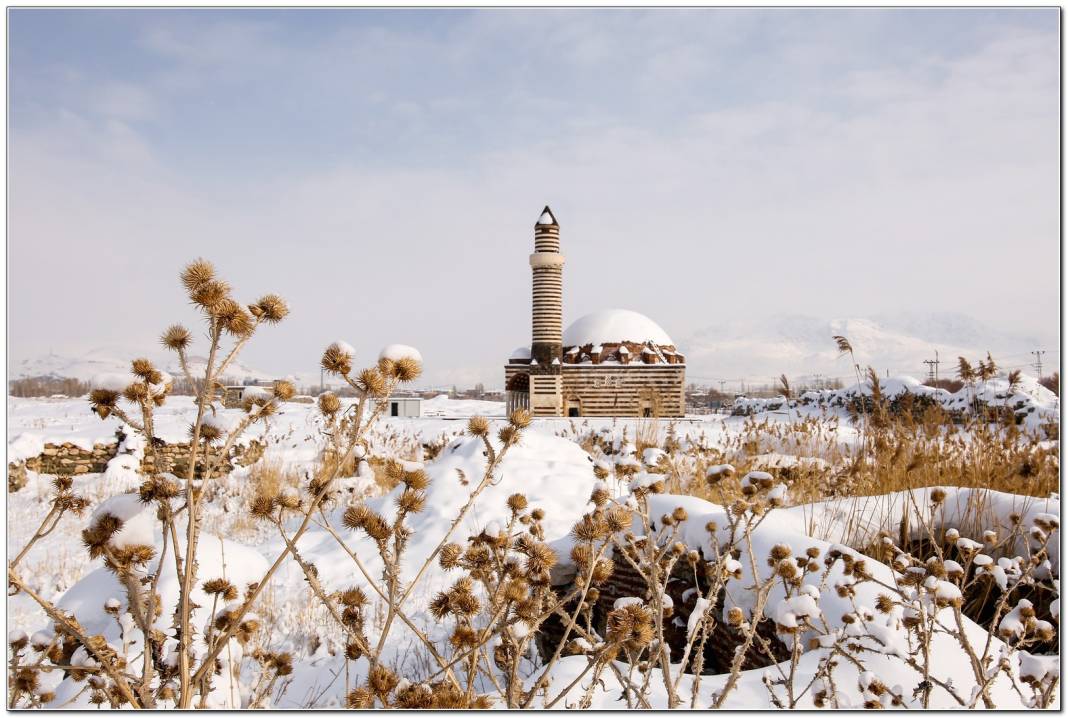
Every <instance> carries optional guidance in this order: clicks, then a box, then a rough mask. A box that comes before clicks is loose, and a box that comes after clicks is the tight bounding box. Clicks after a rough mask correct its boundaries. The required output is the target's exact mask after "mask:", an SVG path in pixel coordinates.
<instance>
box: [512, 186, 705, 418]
mask: <svg viewBox="0 0 1068 718" xmlns="http://www.w3.org/2000/svg"><path fill="white" fill-rule="evenodd" d="M530 268H531V272H532V274H533V299H534V301H533V311H532V326H533V331H532V337H531V344H530V346H529V347H519V348H518V349H516V350H515V351H513V352H512V354H511V356H510V357H509V358H508V363H507V364H506V365H505V367H504V382H505V389H506V393H507V402H508V411H509V412H511V411H512V410H514V409H518V408H523V409H529V410H530V412H531V413H532V414H533V415H534V416H652V417H672V416H682V415H683V413H684V411H685V401H684V397H683V388H684V386H685V384H686V358H685V357H684V356H683V355H682V354H681V353H679V351H678V348H677V347H676V346H675V342H673V341H672V340H671V337H669V336H668V335H667V332H665V331H664V330H663V329H661V328H660V326H659V325H657V323H656V322H654V321H653V320H652V319H649V317H646V316H644V315H642V314H639V313H637V312H632V311H629V310H626V309H607V310H603V311H599V312H594V313H592V314H587V315H586V316H584V317H581V318H580V319H577V320H575V322H573V323H572V324H571V325H570V326H569V327H568V328H567V329H566V330H565V329H563V287H564V285H563V272H564V256H563V255H562V254H560V224H559V223H558V222H557V221H556V217H555V215H553V213H552V210H551V209H549V208H548V207H546V208H545V209H544V210H543V211H542V213H541V216H540V217H539V218H538V221H537V224H535V225H534V253H533V254H531V255H530Z"/></svg>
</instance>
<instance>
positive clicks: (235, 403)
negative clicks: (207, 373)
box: [222, 384, 271, 409]
mask: <svg viewBox="0 0 1068 718" xmlns="http://www.w3.org/2000/svg"><path fill="white" fill-rule="evenodd" d="M270 388H271V387H270V385H266V386H261V385H257V384H241V385H232V386H228V387H225V388H224V389H223V400H222V402H223V408H224V409H238V408H240V407H241V405H242V404H244V402H245V398H246V397H249V396H252V395H254V394H264V393H269V392H270Z"/></svg>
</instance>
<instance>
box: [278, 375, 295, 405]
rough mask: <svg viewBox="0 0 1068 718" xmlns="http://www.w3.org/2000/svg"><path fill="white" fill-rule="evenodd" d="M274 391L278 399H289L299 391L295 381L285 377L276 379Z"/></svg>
mask: <svg viewBox="0 0 1068 718" xmlns="http://www.w3.org/2000/svg"><path fill="white" fill-rule="evenodd" d="M273 391H274V398H275V399H278V401H289V400H290V399H292V398H293V397H294V396H295V395H296V393H297V390H296V387H294V386H293V383H292V382H290V381H287V380H285V379H279V380H278V381H276V382H275V383H274V387H273Z"/></svg>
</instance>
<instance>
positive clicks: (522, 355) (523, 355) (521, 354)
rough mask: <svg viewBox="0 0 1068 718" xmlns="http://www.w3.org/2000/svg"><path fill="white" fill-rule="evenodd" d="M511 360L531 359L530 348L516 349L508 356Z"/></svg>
mask: <svg viewBox="0 0 1068 718" xmlns="http://www.w3.org/2000/svg"><path fill="white" fill-rule="evenodd" d="M508 358H509V359H530V347H516V348H515V349H513V350H512V353H511V354H509V355H508Z"/></svg>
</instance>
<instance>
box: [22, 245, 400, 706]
mask: <svg viewBox="0 0 1068 718" xmlns="http://www.w3.org/2000/svg"><path fill="white" fill-rule="evenodd" d="M181 280H182V283H183V285H184V286H185V289H186V291H187V293H188V296H189V298H190V300H191V301H192V303H193V304H194V306H196V307H197V308H198V309H199V310H200V312H201V314H202V318H203V321H204V324H205V327H206V330H207V336H208V340H209V348H208V359H207V362H206V364H205V369H204V375H203V376H202V377H196V378H194V377H193V376H192V373H191V371H190V362H189V359H188V355H187V351H188V348H189V346H190V343H191V340H192V335H191V333H190V331H189V330H188V329H186V328H185V327H183V326H181V325H173V326H171V327H170V328H168V329H167V330H166V332H164V334H163V337H162V342H163V344H164V345H165V346H166V347H167V348H169V349H171V350H172V351H174V352H175V353H176V354H177V356H178V361H179V365H180V366H181V368H182V371H183V373H184V374H185V379H186V380H187V381H188V382H189V384H190V385H192V386H195V387H196V389H197V397H196V417H195V420H194V421H193V422H192V424H191V425H190V426H189V447H190V449H189V453H190V456H189V460H188V462H187V464H186V467H185V471H184V472H183V473H184V476H181V477H179V476H175V475H173V474H169V473H163V472H158V471H157V472H155V473H152V474H151V475H149V476H148V477H146V478H145V479H144V481H143V482H142V483H141V485H140V487H139V488H138V489H137V492H136V493H133V494H120V495H117V496H113V497H111V498H109V499H107V500H105V501H104V502H102V503H101V504H100V505H99V506H98V507H97V508H96V510H95V511H94V512H93V514H92V516H91V518H90V520H89V523H88V526H87V527H86V529H85V530H84V531H83V532H82V539H83V542H84V544H85V546H86V548H87V550H88V552H89V555H90V557H91V558H95V557H100V558H102V559H103V561H104V565H105V567H106V569H107V570H108V571H109V572H111V573H112V574H113V575H114V576H115V577H116V578H117V579H118V580H119V583H120V585H121V586H122V588H123V591H124V593H125V597H124V601H122V602H118V601H115V600H112V599H108V600H107V601H105V602H104V604H103V609H104V611H105V612H106V613H108V614H114V615H115V617H116V618H115V620H116V622H117V624H118V627H119V635H121V645H118V644H115V643H114V642H109V641H108V640H107V639H105V638H104V636H103V634H102V633H98V632H97V633H94V632H91V631H90V630H89V629H88V628H86V627H85V626H83V625H82V624H81V623H80V622H79V620H78V618H76V617H75V616H73V615H71V614H68V613H66V612H64V611H63V610H61V609H59V608H57V606H56V605H54V604H52V603H51V602H49V601H47V600H45V599H43V598H42V597H41V596H40V595H38V594H37V593H35V592H34V591H33V590H32V589H31V588H29V586H28V585H27V584H26V582H25V581H24V580H23V579H22V578H21V577H20V575H19V573H18V565H19V562H20V561H21V560H22V559H23V557H24V556H25V555H26V554H27V552H29V551H30V549H31V548H32V547H33V545H34V544H35V543H36V542H37V541H39V540H40V539H41V538H43V537H44V536H46V535H47V534H48V533H50V532H51V531H52V530H54V529H55V527H56V525H57V524H58V522H59V521H60V520H61V519H62V518H63V516H64V515H65V514H67V513H73V514H80V513H81V512H82V511H84V509H85V508H86V502H85V500H84V499H82V498H80V497H78V496H75V495H73V494H72V493H71V480H70V479H57V481H56V483H55V495H54V497H53V500H52V505H51V509H50V511H49V513H48V515H47V516H46V517H45V519H44V521H43V522H42V524H41V527H40V528H39V529H38V531H37V532H36V533H35V535H34V536H33V538H32V539H31V540H30V542H29V543H28V544H27V545H26V546H25V547H24V548H23V549H22V550H21V551H20V552H19V554H18V555H17V556H16V557H15V559H14V560H12V561H11V562H10V563H9V564H8V582H9V586H10V590H11V591H13V592H24V593H26V594H28V595H29V596H30V597H31V598H32V599H33V600H34V601H35V602H37V603H38V604H39V605H40V606H41V608H42V609H43V610H44V612H45V613H46V614H47V615H48V616H49V618H50V619H51V620H52V621H53V629H52V630H53V634H52V637H50V638H49V640H48V645H47V646H44V645H43V640H42V641H41V643H42V646H41V651H39V653H40V657H39V658H38V659H36V660H35V661H34V662H32V663H25V662H23V661H22V658H24V653H25V650H26V646H27V644H26V642H23V641H21V640H20V641H16V642H14V643H12V645H11V651H12V659H11V660H12V663H11V667H10V675H11V676H12V677H13V680H14V681H15V684H13V685H14V686H15V690H13V691H12V697H11V706H12V707H15V706H18V705H29V706H41V705H44V704H46V703H48V702H50V701H51V700H52V699H53V698H54V697H55V696H54V694H52V695H49V693H50V692H49V691H44V692H42V691H40V690H39V680H38V679H39V674H40V673H41V672H51V671H53V670H55V667H57V666H62V665H64V664H70V665H76V666H77V668H76V669H71V670H69V671H68V673H67V679H66V680H68V681H74V682H76V683H77V682H83V681H84V682H85V684H84V687H83V688H82V689H81V691H78V692H76V694H75V695H74V696H73V697H72V698H70V699H69V700H67V702H68V703H69V702H71V701H72V700H76V699H77V698H78V696H80V695H81V694H83V693H85V692H86V691H88V700H89V703H91V704H97V705H102V704H108V705H111V706H113V707H118V706H130V707H137V708H154V707H164V706H175V707H180V708H189V707H193V706H196V707H212V706H221V705H229V706H238V705H252V706H256V705H262V704H263V703H264V701H265V700H266V699H267V698H268V696H269V695H270V693H271V691H272V690H273V688H274V686H275V684H276V682H277V681H278V679H279V678H281V677H283V676H285V675H287V674H288V673H289V672H291V670H292V665H291V657H290V656H289V655H288V654H285V653H279V652H272V651H267V650H263V649H261V648H258V647H256V646H255V637H256V634H257V633H258V632H259V631H260V629H261V628H262V622H261V621H260V619H259V618H258V617H257V616H256V614H255V613H254V612H253V611H252V607H253V605H254V604H255V603H256V601H257V599H258V598H259V596H260V594H261V593H262V591H263V590H264V588H265V587H266V586H267V585H268V584H269V582H270V579H271V577H272V576H273V575H274V573H275V572H276V571H277V569H278V568H279V566H281V565H282V563H283V562H285V561H286V560H287V559H288V558H289V557H291V556H292V555H294V554H295V549H294V545H295V543H296V541H297V540H298V539H299V538H300V536H301V534H303V533H304V532H305V531H306V530H307V528H308V526H309V525H310V523H311V520H312V518H313V516H314V514H315V512H316V511H317V510H318V509H319V508H320V504H321V503H322V501H323V500H324V498H325V497H326V496H327V495H328V494H329V493H330V488H331V484H332V483H333V482H334V480H335V479H336V478H337V474H338V471H337V469H339V468H340V464H338V465H336V466H335V468H334V471H333V472H332V473H323V474H321V475H318V476H316V477H314V479H313V480H312V481H311V482H310V483H309V486H308V487H307V491H306V496H304V497H300V496H297V495H295V494H293V493H291V492H281V493H279V494H277V495H265V494H262V493H261V494H258V495H256V496H255V497H253V499H252V502H251V506H250V511H252V513H253V514H254V515H261V516H264V517H267V518H277V516H278V515H279V514H281V513H282V512H290V513H292V514H296V515H298V516H301V517H302V519H303V521H302V523H301V524H300V526H299V527H298V529H297V530H296V532H295V533H294V534H292V535H291V536H284V538H286V539H287V545H286V548H285V549H284V550H283V551H282V552H281V553H280V554H279V555H278V556H277V557H276V559H275V560H274V562H273V563H272V564H271V565H270V566H269V568H267V569H266V570H265V572H264V573H262V575H259V576H257V579H258V580H252V581H249V582H248V585H247V586H245V587H244V589H243V593H242V591H241V590H239V587H238V586H236V585H234V584H233V583H231V582H230V581H229V580H228V579H227V578H226V577H225V575H208V576H205V575H202V574H201V569H202V567H203V568H208V569H209V570H215V568H216V563H217V562H216V560H214V559H212V560H209V558H210V556H211V555H214V554H212V553H211V551H208V553H205V551H206V550H207V549H205V548H204V547H203V546H202V538H201V527H202V524H203V508H204V506H205V501H207V500H210V496H211V495H212V494H213V493H214V490H215V485H216V483H217V480H218V479H219V478H220V473H221V469H222V466H223V464H224V462H226V461H227V460H228V457H229V456H230V453H231V449H232V448H233V446H234V443H235V441H237V439H238V438H239V437H240V436H241V435H242V434H243V433H244V432H246V431H247V430H248V429H249V427H251V426H252V425H254V424H256V423H261V422H262V423H267V422H269V421H270V420H271V417H272V416H274V415H275V413H276V412H277V411H278V409H279V407H280V406H281V404H282V403H283V402H285V401H287V400H289V399H290V398H292V397H293V395H294V393H295V391H294V388H293V386H292V384H291V383H289V382H288V381H284V380H283V381H277V382H275V383H274V385H273V387H271V388H270V389H266V390H261V391H249V392H246V395H245V398H244V406H243V408H244V412H245V413H244V418H242V419H241V420H239V421H238V422H236V424H235V425H230V424H228V423H227V422H224V421H222V420H221V418H220V417H219V416H218V414H217V411H218V403H219V392H220V390H221V388H222V387H221V385H220V383H219V380H218V378H219V377H221V376H223V375H224V374H225V372H226V370H227V368H228V367H229V366H230V364H231V363H232V362H233V361H234V360H235V358H236V357H237V355H238V353H239V352H240V351H241V349H242V348H243V347H244V346H245V345H246V344H247V343H248V341H249V340H250V339H251V338H252V336H253V335H254V334H255V332H256V331H257V330H258V329H259V328H260V327H261V326H263V325H265V324H275V323H277V322H279V321H281V320H282V319H284V318H285V316H286V315H287V314H288V308H287V306H286V303H285V302H284V300H282V299H281V298H280V297H278V296H277V295H274V294H268V295H265V296H264V297H262V298H260V299H259V300H257V301H256V302H255V303H253V304H249V305H247V306H242V305H241V304H239V303H238V302H237V301H236V300H235V299H233V297H232V295H231V290H230V287H229V285H228V284H226V283H225V282H224V281H222V280H221V279H219V278H217V277H216V274H215V270H214V268H213V267H212V265H211V264H210V263H208V262H206V261H204V260H196V261H194V262H192V263H191V264H189V265H188V266H187V267H186V268H185V269H184V270H183V272H182V274H181ZM227 343H228V345H227ZM413 351H414V350H413ZM351 356H352V351H351V348H349V347H347V346H346V345H340V344H333V345H331V346H330V347H328V348H327V350H326V352H325V353H324V356H323V366H324V369H326V370H328V371H331V372H333V373H336V374H338V375H340V376H342V377H343V378H344V379H345V380H346V381H347V382H349V383H350V385H352V386H354V387H355V388H357V390H358V392H359V397H360V398H359V401H358V402H357V404H355V405H354V407H355V409H354V411H352V412H350V415H349V416H348V417H346V421H347V424H346V426H345V430H344V434H343V435H338V436H335V437H333V441H334V442H335V443H336V444H337V445H339V446H343V447H344V449H345V452H346V453H345V458H351V457H352V456H353V455H356V454H357V453H358V452H357V449H358V448H361V447H362V446H363V445H364V444H365V439H364V434H365V433H366V431H367V428H368V426H370V425H371V424H373V423H374V421H375V419H376V418H377V417H378V415H379V414H380V413H381V405H379V406H378V407H377V408H375V409H374V410H370V411H365V409H369V408H370V407H369V406H368V401H369V400H370V399H372V398H381V397H387V396H389V395H390V393H391V392H392V390H393V388H394V387H395V386H396V385H397V384H398V383H400V382H407V381H411V380H412V379H414V378H416V377H417V376H418V375H419V373H420V371H421V365H420V363H419V361H418V359H416V358H413V355H412V351H405V352H400V355H398V356H396V357H395V358H394V357H391V356H384V357H383V358H382V359H381V360H380V361H379V363H378V365H377V366H376V367H371V368H369V369H365V370H363V371H362V372H360V374H359V375H358V377H357V378H353V377H351V376H350V372H351V369H352V367H351ZM171 384H172V380H171V378H170V377H169V376H167V375H166V374H164V373H163V372H160V371H158V370H157V369H156V368H155V367H154V366H153V365H152V363H151V362H150V361H148V360H147V359H135V360H134V361H133V362H132V363H131V373H130V375H129V376H105V377H100V378H99V379H98V381H96V382H94V385H93V389H92V390H91V392H90V394H89V401H90V406H91V408H92V410H93V411H94V412H96V414H97V415H98V416H100V417H101V418H102V419H104V418H107V417H110V416H114V417H117V418H119V419H120V420H121V421H122V422H123V424H125V425H126V427H127V429H128V431H130V432H132V433H133V434H135V435H139V436H140V437H141V438H142V441H140V442H134V441H131V440H130V439H129V438H127V440H126V441H125V442H124V443H125V445H126V446H127V448H128V449H129V450H130V451H131V452H132V453H141V452H144V453H145V454H147V458H155V457H154V453H155V450H156V449H155V447H156V436H155V430H154V421H155V414H154V410H155V409H156V408H157V407H159V406H162V405H163V404H164V403H165V401H166V399H167V395H168V393H169V391H170V387H171ZM320 406H321V407H322V408H323V410H324V414H325V415H328V416H329V415H332V414H333V415H336V414H338V413H339V412H340V406H338V405H335V404H331V402H330V397H329V396H324V397H323V398H321V399H320ZM128 436H130V435H129V434H128ZM114 461H115V460H113V462H114ZM153 465H154V466H159V462H154V463H153ZM123 467H124V468H129V467H126V465H125V464H123ZM110 470H111V466H110V464H109V471H110ZM209 543H212V545H217V546H218V547H219V548H221V549H222V550H223V551H225V550H226V549H225V544H226V542H222V541H213V542H209ZM231 550H233V549H231ZM225 565H226V564H225V562H224V563H223V564H222V567H223V571H224V573H225ZM252 565H256V562H252ZM248 567H249V566H248V565H246V566H244V567H243V568H245V569H247V568H248ZM239 568H242V567H234V568H232V569H231V572H232V573H233V574H235V575H237V574H240V573H241V571H240V570H238V569H239ZM164 584H166V586H167V590H164ZM172 584H173V586H172ZM171 588H174V590H173V591H171V590H170V589H171ZM162 594H167V597H166V598H164V596H163V595H162ZM194 595H195V596H196V597H197V599H196V600H194ZM205 597H210V607H206V606H204V605H203V604H204V603H205ZM120 606H125V610H121V609H120ZM203 608H209V610H210V613H208V614H207V618H206V620H205V618H204V611H203V610H202V609H203ZM107 630H109V631H110V629H107ZM111 633H114V632H113V631H112V632H111ZM109 635H110V634H109ZM246 653H247V655H248V657H251V658H252V659H253V660H255V661H256V662H257V663H258V664H259V666H260V680H259V681H258V682H257V683H256V684H255V686H253V688H252V689H251V690H245V689H244V688H243V687H241V686H238V687H237V688H236V689H235V685H234V677H235V675H236V677H237V678H238V679H239V678H240V670H241V669H240V665H241V662H242V661H243V660H244V658H245V657H246ZM220 676H226V677H227V680H226V681H222V682H221V683H225V684H226V685H221V683H220ZM238 694H240V695H238Z"/></svg>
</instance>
